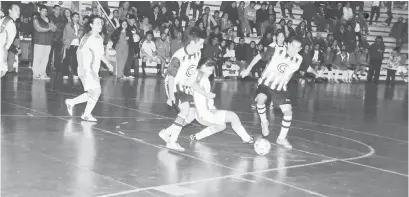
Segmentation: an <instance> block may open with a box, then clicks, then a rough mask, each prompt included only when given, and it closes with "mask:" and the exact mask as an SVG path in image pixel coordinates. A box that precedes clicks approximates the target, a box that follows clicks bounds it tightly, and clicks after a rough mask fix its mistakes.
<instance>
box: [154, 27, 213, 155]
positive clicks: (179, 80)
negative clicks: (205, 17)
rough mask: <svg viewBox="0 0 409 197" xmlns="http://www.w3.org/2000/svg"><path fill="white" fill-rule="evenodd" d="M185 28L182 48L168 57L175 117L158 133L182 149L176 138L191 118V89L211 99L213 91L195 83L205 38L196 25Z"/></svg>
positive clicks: (168, 88) (167, 82) (168, 87)
mask: <svg viewBox="0 0 409 197" xmlns="http://www.w3.org/2000/svg"><path fill="white" fill-rule="evenodd" d="M186 31H187V38H186V39H187V40H185V44H187V45H186V46H185V47H183V48H181V49H179V50H178V51H176V52H175V54H174V55H173V56H172V58H171V60H170V64H169V66H168V69H167V73H166V78H165V88H166V94H167V96H168V102H167V103H168V104H169V105H173V106H175V107H176V108H177V111H178V116H177V117H176V119H175V121H174V123H173V124H172V125H171V126H169V127H168V128H166V129H163V130H162V131H160V132H159V136H160V137H161V138H162V139H163V140H164V141H165V142H166V143H167V144H166V147H167V148H169V149H174V150H178V151H184V148H182V147H181V146H180V145H179V144H178V143H177V139H178V137H179V134H180V132H181V131H182V129H183V127H184V126H186V125H188V124H190V123H191V122H192V121H193V120H194V118H195V117H194V115H195V112H194V110H195V109H194V107H193V106H192V105H193V96H192V94H193V91H197V92H199V93H201V94H203V95H204V96H206V97H208V98H214V96H215V95H214V94H213V93H206V92H205V91H203V90H202V89H200V87H199V85H198V84H197V81H196V78H197V74H198V73H197V72H198V71H197V66H198V63H199V60H200V58H201V53H200V50H201V49H202V48H203V43H204V38H205V35H203V34H202V33H201V31H200V29H199V28H197V27H191V28H189V29H187V30H186Z"/></svg>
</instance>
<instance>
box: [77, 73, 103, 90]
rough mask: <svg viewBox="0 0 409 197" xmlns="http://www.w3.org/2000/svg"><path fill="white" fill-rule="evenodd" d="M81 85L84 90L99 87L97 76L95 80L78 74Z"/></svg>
mask: <svg viewBox="0 0 409 197" xmlns="http://www.w3.org/2000/svg"><path fill="white" fill-rule="evenodd" d="M79 78H80V80H81V83H82V86H84V91H89V90H94V89H101V83H100V80H99V78H98V79H97V80H95V79H94V78H93V77H91V76H85V75H83V76H79Z"/></svg>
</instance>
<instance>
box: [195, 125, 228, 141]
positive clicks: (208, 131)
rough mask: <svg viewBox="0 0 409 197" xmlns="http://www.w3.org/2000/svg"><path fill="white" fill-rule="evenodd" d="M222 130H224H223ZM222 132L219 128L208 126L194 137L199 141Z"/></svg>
mask: <svg viewBox="0 0 409 197" xmlns="http://www.w3.org/2000/svg"><path fill="white" fill-rule="evenodd" d="M223 130H224V129H223ZM223 130H220V128H217V126H210V127H206V128H205V129H203V130H201V131H200V132H199V133H196V134H195V137H196V139H197V140H201V139H203V138H206V137H209V136H211V135H213V134H215V133H219V132H221V131H223Z"/></svg>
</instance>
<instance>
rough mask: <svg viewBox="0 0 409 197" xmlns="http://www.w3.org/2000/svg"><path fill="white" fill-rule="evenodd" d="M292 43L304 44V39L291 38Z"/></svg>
mask: <svg viewBox="0 0 409 197" xmlns="http://www.w3.org/2000/svg"><path fill="white" fill-rule="evenodd" d="M292 42H298V43H300V44H302V39H301V38H300V37H298V36H293V37H291V38H290V42H289V43H292Z"/></svg>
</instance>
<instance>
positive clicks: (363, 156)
mask: <svg viewBox="0 0 409 197" xmlns="http://www.w3.org/2000/svg"><path fill="white" fill-rule="evenodd" d="M52 91H55V92H60V91H56V90H52ZM101 103H105V104H108V105H112V106H117V107H120V108H126V109H130V110H134V111H137V112H140V113H146V114H150V115H156V116H160V117H163V118H168V119H172V118H169V117H166V116H163V115H160V114H155V113H151V112H146V111H144V112H143V111H140V110H136V109H133V108H129V107H125V106H121V105H116V104H112V103H108V102H101ZM244 113H246V112H244ZM247 114H249V113H247ZM306 122H307V121H306ZM309 123H312V122H309ZM314 124H317V123H314ZM319 125H320V124H319ZM321 125H322V124H321ZM324 126H325V125H324ZM328 126H330V125H328ZM293 128H296V127H293ZM337 128H339V127H337ZM299 129H301V130H306V129H302V128H299ZM339 129H343V128H339ZM344 130H345V129H344ZM310 131H315V132H319V133H322V134H327V133H324V132H320V131H316V130H310ZM352 131H354V130H352ZM355 132H358V133H365V132H359V131H355ZM114 134H115V133H114ZM332 135H333V136H337V135H335V134H332ZM339 137H341V138H345V139H349V138H346V137H343V136H339ZM378 137H384V136H378ZM385 138H387V137H385ZM391 139H392V140H396V139H393V138H391ZM351 140H352V139H351ZM352 141H355V142H357V143H360V144H362V145H364V146H367V147H368V148H369V149H370V150H371V151H370V152H369V153H367V154H366V155H362V156H358V157H353V158H348V159H347V160H345V159H344V162H346V161H348V162H347V163H350V164H356V165H360V166H363V167H368V168H372V169H377V170H380V171H384V172H389V173H393V174H397V175H401V176H406V177H408V175H406V174H402V173H398V172H394V171H390V170H386V169H382V168H377V167H373V166H368V165H365V164H359V163H356V162H351V161H349V160H356V159H362V158H365V157H368V156H370V154H371V152H372V151H374V149H373V148H372V147H370V146H369V145H366V144H365V143H363V142H360V141H357V140H352ZM142 142H143V143H147V142H144V141H142ZM406 143H407V142H406ZM148 144H150V143H148ZM151 145H153V144H151ZM153 146H155V145H153ZM371 148H372V149H371ZM305 152H307V151H305ZM373 153H374V152H373ZM373 153H372V154H373ZM185 156H187V155H185ZM197 159H199V158H197ZM200 160H201V159H200ZM201 161H203V160H201ZM204 162H209V161H204ZM211 163H214V162H211ZM214 164H215V165H221V164H217V163H214ZM226 167H227V166H226ZM227 168H230V167H227Z"/></svg>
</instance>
